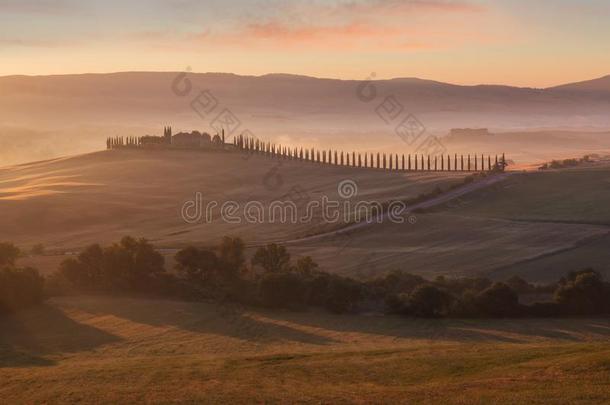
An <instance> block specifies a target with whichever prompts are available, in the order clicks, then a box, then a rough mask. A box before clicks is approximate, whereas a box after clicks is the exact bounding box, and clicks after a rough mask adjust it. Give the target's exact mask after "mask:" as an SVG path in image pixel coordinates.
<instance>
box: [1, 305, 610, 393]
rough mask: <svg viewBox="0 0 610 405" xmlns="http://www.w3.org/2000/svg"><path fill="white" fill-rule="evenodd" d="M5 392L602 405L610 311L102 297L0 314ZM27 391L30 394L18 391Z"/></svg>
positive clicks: (604, 390)
mask: <svg viewBox="0 0 610 405" xmlns="http://www.w3.org/2000/svg"><path fill="white" fill-rule="evenodd" d="M0 330H2V334H1V335H0V379H1V380H2V382H3V383H2V384H0V397H1V398H2V399H3V401H4V402H6V403H21V402H36V403H48V404H55V403H57V404H64V403H74V402H94V403H117V402H121V403H125V402H128V403H133V402H173V403H201V402H205V403H209V402H212V403H217V402H218V403H251V402H257V403H258V402H260V403H269V402H270V403H297V402H298V403H353V402H359V403H361V402H364V403H380V402H381V403H397V402H404V401H405V400H408V401H409V402H410V403H430V402H431V398H432V401H433V402H434V403H460V404H463V403H478V402H481V401H482V402H489V403H570V404H579V403H583V404H585V403H592V402H594V403H597V402H599V403H602V402H604V401H605V400H606V399H607V396H608V395H607V394H608V383H609V382H610V375H609V372H608V356H609V354H610V353H609V349H608V344H607V342H608V338H609V331H610V324H609V323H608V320H607V319H521V320H510V321H509V320H470V321H469V320H456V319H454V320H433V319H432V320H422V319H419V320H414V319H405V318H399V317H394V316H354V315H332V314H328V313H322V312H318V311H314V312H284V311H264V310H254V309H244V308H239V307H230V306H226V305H225V306H216V305H213V304H206V303H184V302H175V301H166V300H151V299H146V300H144V299H129V298H109V297H66V298H56V299H53V300H52V301H51V302H50V303H49V304H48V305H46V306H42V307H40V308H36V309H33V310H29V311H24V312H21V313H19V314H17V315H16V316H15V317H13V318H2V319H0ZM26 399H27V401H26Z"/></svg>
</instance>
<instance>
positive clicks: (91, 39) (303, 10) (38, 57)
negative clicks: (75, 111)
mask: <svg viewBox="0 0 610 405" xmlns="http://www.w3.org/2000/svg"><path fill="white" fill-rule="evenodd" d="M187 66H188V67H190V68H191V69H192V70H193V71H195V72H231V73H236V74H243V75H262V74H267V73H291V74H300V75H308V76H316V77H328V78H339V79H357V80H360V79H364V78H367V77H369V76H370V75H371V73H372V72H374V73H375V74H376V77H377V78H395V77H418V78H423V79H431V80H438V81H443V82H450V83H456V84H481V83H484V84H507V85H515V86H527V87H548V86H552V85H558V84H563V83H568V82H574V81H581V80H587V79H593V78H596V77H601V76H605V75H608V74H610V1H608V0H582V1H576V0H535V1H533V0H527V1H526V0H496V1H491V0H456V1H450V0H402V1H401V0H385V1H384V0H350V1H339V0H328V1H323V0H309V1H306V0H283V1H280V0H207V1H201V0H200V1H195V0H130V1H125V0H122V1H118V0H105V1H86V0H37V1H34V0H0V75H13V74H27V75H46V74H69V73H103V72H118V71H183V70H184V69H185V68H186V67H187Z"/></svg>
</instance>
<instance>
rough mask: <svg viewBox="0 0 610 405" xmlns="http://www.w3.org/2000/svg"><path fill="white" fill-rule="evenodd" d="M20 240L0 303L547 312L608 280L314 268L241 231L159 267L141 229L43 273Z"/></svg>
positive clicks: (607, 293) (605, 310) (585, 307)
mask: <svg viewBox="0 0 610 405" xmlns="http://www.w3.org/2000/svg"><path fill="white" fill-rule="evenodd" d="M18 257H19V249H17V248H16V247H15V246H14V245H12V244H8V243H3V244H0V269H1V270H0V311H3V312H10V311H14V310H17V309H21V308H25V307H28V306H31V305H36V304H38V303H40V302H42V300H43V299H44V297H45V295H46V296H53V295H63V294H72V293H106V294H138V295H147V296H161V297H168V298H173V299H181V300H189V301H201V300H215V301H228V302H236V303H240V304H244V305H253V306H263V307H269V308H285V309H291V310H304V309H307V308H309V307H321V308H325V309H327V310H329V311H331V312H334V313H357V312H360V311H368V310H371V309H381V308H383V310H384V311H385V312H387V313H392V314H399V315H404V316H411V317H424V318H438V317H462V318H470V317H492V318H496V317H499V318H504V317H527V316H535V317H555V316H590V315H602V314H610V283H608V282H605V281H604V280H603V279H602V277H601V275H600V274H599V273H598V272H596V271H594V270H593V269H584V270H580V271H575V272H572V273H569V274H568V275H566V276H565V277H563V278H561V279H560V280H558V281H557V282H555V283H551V284H548V285H534V284H531V283H528V282H526V281H525V280H523V279H521V278H519V277H512V278H510V279H508V280H506V281H504V282H493V281H491V280H489V279H487V278H484V277H461V278H448V277H437V278H435V279H434V280H427V279H425V278H423V277H421V276H418V275H413V274H410V273H407V272H404V271H393V272H389V273H387V274H384V275H382V276H379V277H375V278H372V279H369V280H356V279H352V278H349V277H343V276H339V275H336V274H332V273H328V272H325V271H323V270H321V269H320V268H319V266H318V264H317V263H316V262H315V261H314V260H313V259H312V258H311V257H308V256H306V257H298V258H294V257H292V255H291V254H290V253H289V252H288V250H287V249H286V247H284V246H281V245H277V244H269V245H266V246H263V247H260V248H258V249H257V250H256V251H255V252H254V254H253V255H252V256H251V258H250V259H249V260H248V259H247V256H246V245H245V243H244V242H243V240H241V239H240V238H232V237H224V238H223V239H222V240H221V241H220V243H219V244H218V245H217V246H214V247H196V246H188V247H185V248H184V249H181V250H180V251H178V252H177V253H176V255H175V257H174V258H175V262H176V265H175V268H174V269H171V271H167V270H166V268H165V260H164V257H163V255H161V253H159V252H158V251H157V250H156V249H155V248H154V246H153V245H152V244H151V243H150V242H148V241H147V240H146V239H135V238H132V237H124V238H123V239H121V240H120V241H119V242H116V243H113V244H111V245H109V246H101V245H99V244H94V245H91V246H89V247H87V248H85V249H84V250H83V251H82V252H81V253H79V254H78V255H77V256H75V257H70V258H67V259H66V260H64V261H63V262H62V263H61V265H60V266H59V268H58V270H57V271H56V272H55V273H54V274H52V275H51V276H49V277H47V279H46V280H45V279H43V278H42V277H41V276H40V275H39V274H38V272H37V271H36V270H35V269H32V268H19V267H18V266H17V265H16V261H17V258H18ZM529 293H537V294H542V293H544V294H546V295H548V296H552V297H553V298H552V300H550V301H548V302H537V303H534V304H529V305H524V304H521V303H520V302H519V295H520V294H529Z"/></svg>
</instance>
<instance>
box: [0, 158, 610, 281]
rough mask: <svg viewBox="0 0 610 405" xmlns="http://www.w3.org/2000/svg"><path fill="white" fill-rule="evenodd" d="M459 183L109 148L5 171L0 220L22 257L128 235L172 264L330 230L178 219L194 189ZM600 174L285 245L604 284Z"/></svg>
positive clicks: (495, 190)
mask: <svg viewBox="0 0 610 405" xmlns="http://www.w3.org/2000/svg"><path fill="white" fill-rule="evenodd" d="M270 173H271V177H272V178H273V181H272V182H271V183H269V182H268V181H267V180H268V178H269V176H270ZM278 175H279V179H280V181H278V177H276V176H278ZM463 176H464V174H460V173H458V174H446V173H418V174H411V173H409V174H405V173H392V172H382V171H375V170H357V169H349V168H338V167H326V166H320V165H315V164H309V163H300V162H294V161H281V164H279V165H278V161H275V160H271V159H267V158H262V157H251V158H250V159H248V160H246V159H244V158H243V156H241V155H236V154H219V153H206V152H186V151H173V152H172V151H158V152H155V151H129V150H123V151H119V150H115V151H107V152H99V153H94V154H90V155H83V156H77V157H72V158H66V159H58V160H53V161H47V162H40V163H32V164H28V165H21V166H15V167H12V168H5V169H0V209H2V212H3V213H6V215H3V216H2V217H0V226H1V227H2V229H3V231H4V233H3V239H8V240H13V241H15V242H17V243H18V244H19V245H20V246H21V247H23V248H25V249H28V248H29V247H30V246H32V245H33V244H35V243H38V242H42V243H44V244H45V245H46V246H47V248H48V249H60V250H62V251H64V252H74V251H77V250H78V249H79V248H80V247H82V246H85V245H87V244H89V243H94V242H101V243H109V242H112V241H115V240H118V239H119V238H121V237H122V236H124V235H126V234H132V235H135V236H145V237H147V238H149V239H151V240H152V241H153V242H154V243H155V244H156V245H157V246H158V247H165V248H172V250H169V251H167V253H166V258H167V263H168V267H169V268H171V266H172V263H173V262H172V256H173V254H174V253H175V249H176V248H179V247H181V246H184V245H185V244H187V243H194V244H213V243H216V242H217V241H218V240H219V239H220V238H221V237H222V236H224V235H239V236H241V237H242V238H244V239H245V240H246V241H247V242H248V243H250V244H252V245H258V244H260V243H265V242H266V241H282V240H291V239H294V238H299V237H302V236H304V235H309V234H312V233H316V232H322V231H324V230H325V229H330V228H332V225H329V224H324V221H323V220H322V218H321V216H320V212H316V215H314V217H313V219H312V221H310V222H307V223H302V224H285V223H284V224H283V223H269V222H268V221H266V222H264V223H260V224H252V223H245V222H242V223H241V224H229V223H226V222H224V221H221V220H220V219H219V218H218V217H216V218H215V220H214V221H212V222H211V223H197V224H188V223H185V222H184V221H183V220H182V218H181V217H180V215H179V211H180V208H181V206H182V204H183V203H184V202H185V201H188V200H192V199H193V198H194V196H195V193H196V192H202V193H203V195H204V200H205V201H212V200H216V201H219V202H220V203H222V202H224V201H229V200H233V201H236V202H238V203H239V204H240V205H241V206H244V205H245V203H246V202H248V201H261V202H262V203H263V204H265V205H268V204H269V203H270V202H271V201H272V200H274V199H280V200H290V199H292V200H297V199H299V198H305V199H306V200H307V201H309V200H319V199H320V198H322V196H325V195H326V196H328V197H329V198H330V199H339V200H340V198H339V197H338V194H337V185H338V184H339V182H341V181H342V180H345V179H351V180H353V181H355V182H356V183H357V184H358V187H359V189H358V197H359V198H361V199H363V200H369V201H370V200H377V201H388V200H391V199H395V198H400V199H408V198H411V197H414V196H417V195H419V194H421V193H426V192H429V191H430V190H433V189H434V188H436V187H438V186H440V187H444V188H448V187H449V186H450V185H453V184H456V183H459V182H460V181H461V180H462V178H463ZM266 179H267V180H266ZM608 179H610V167H608V166H596V167H588V168H584V169H583V168H577V169H569V170H561V171H550V172H543V173H525V174H520V173H518V174H514V175H512V176H511V177H510V178H508V179H507V180H505V181H503V182H501V183H498V184H496V185H494V186H491V187H490V188H487V189H484V190H479V191H475V192H473V193H472V194H469V195H466V196H463V197H460V198H459V199H458V200H454V201H452V202H450V203H449V204H447V205H446V206H444V207H439V208H437V209H433V210H431V211H428V212H424V213H421V212H417V213H415V214H414V215H412V216H411V218H410V219H414V221H411V222H409V221H407V222H406V223H404V224H391V223H389V224H388V223H386V224H380V225H372V226H370V227H368V228H365V229H361V230H358V231H356V232H354V233H352V234H348V235H343V236H341V237H334V238H333V237H331V238H325V239H322V240H318V241H310V242H303V243H296V244H290V250H291V252H293V253H294V254H302V255H311V256H312V257H313V258H314V259H315V260H316V261H318V262H319V263H320V264H321V265H322V268H323V269H324V270H326V271H330V272H337V273H341V274H346V275H352V276H360V277H369V276H374V275H376V274H381V273H384V272H386V271H388V270H394V269H401V270H405V271H409V272H412V273H417V274H421V275H424V276H428V277H434V276H436V275H446V276H466V275H489V276H491V277H493V278H496V279H505V278H508V277H510V276H512V275H514V274H518V275H520V276H522V277H524V278H526V279H528V280H530V281H537V282H548V281H553V280H556V279H557V278H558V277H561V276H563V275H564V274H566V273H567V272H569V271H572V270H576V269H580V268H582V267H587V266H594V267H595V268H596V269H598V270H599V271H601V272H602V273H604V274H605V275H606V276H607V277H608V276H610V259H609V258H608V254H607V251H608V250H607V248H606V246H607V245H606V244H605V243H604V241H605V240H606V239H607V238H606V237H605V236H604V235H606V234H607V233H608V232H609V231H610V230H609V229H608V226H607V225H608V223H609V221H610V216H609V215H610V210H608V209H607V206H609V205H610V204H609V203H610V183H609V180H608ZM270 186H272V187H270ZM276 187H277V188H276ZM295 190H298V191H296V193H295ZM297 202H298V201H297ZM329 227H330V228H329ZM63 259H65V256H64V255H55V256H53V255H50V256H37V257H28V258H25V259H23V261H22V263H23V264H25V265H32V266H35V267H37V268H39V269H40V270H41V271H42V272H43V273H45V274H48V273H50V272H52V271H54V270H55V269H56V268H57V265H58V264H59V263H60V262H61V261H62V260H63Z"/></svg>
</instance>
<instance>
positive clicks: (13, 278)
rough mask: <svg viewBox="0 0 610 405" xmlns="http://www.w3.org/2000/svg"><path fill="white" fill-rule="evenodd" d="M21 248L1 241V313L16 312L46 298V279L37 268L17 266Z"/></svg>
mask: <svg viewBox="0 0 610 405" xmlns="http://www.w3.org/2000/svg"><path fill="white" fill-rule="evenodd" d="M20 255H21V252H20V250H19V249H18V248H17V247H16V246H15V245H13V244H12V243H0V313H8V312H14V311H17V310H19V309H23V308H27V307H30V306H32V305H36V304H39V303H41V302H42V301H43V299H44V292H43V291H44V279H43V278H42V277H41V276H40V274H38V271H37V270H36V269H33V268H31V267H23V268H22V267H17V265H16V262H17V259H18V258H19V256H20Z"/></svg>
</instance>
